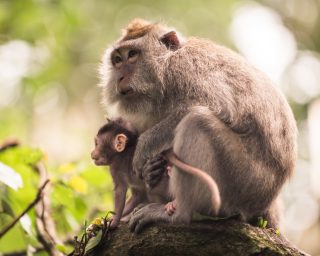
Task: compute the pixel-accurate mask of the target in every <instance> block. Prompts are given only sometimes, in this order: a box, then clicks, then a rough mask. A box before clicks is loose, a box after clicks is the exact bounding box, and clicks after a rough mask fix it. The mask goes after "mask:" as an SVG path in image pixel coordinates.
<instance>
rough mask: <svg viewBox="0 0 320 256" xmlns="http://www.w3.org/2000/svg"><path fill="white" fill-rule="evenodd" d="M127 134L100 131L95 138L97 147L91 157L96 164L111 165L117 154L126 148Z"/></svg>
mask: <svg viewBox="0 0 320 256" xmlns="http://www.w3.org/2000/svg"><path fill="white" fill-rule="evenodd" d="M127 140H128V139H127V136H126V135H125V134H122V133H120V134H116V135H114V134H112V133H109V132H105V133H100V134H99V133H98V135H97V136H96V137H95V139H94V143H95V148H94V150H93V151H92V152H91V158H92V159H93V160H94V163H95V164H96V165H110V164H112V160H113V159H114V157H115V156H116V155H117V154H120V153H121V152H123V151H124V150H125V148H126V143H127Z"/></svg>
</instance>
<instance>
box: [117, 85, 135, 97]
mask: <svg viewBox="0 0 320 256" xmlns="http://www.w3.org/2000/svg"><path fill="white" fill-rule="evenodd" d="M133 93H134V91H133V88H132V86H124V87H120V88H119V94H120V95H121V96H129V95H132V94H133Z"/></svg>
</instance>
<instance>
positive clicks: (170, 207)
mask: <svg viewBox="0 0 320 256" xmlns="http://www.w3.org/2000/svg"><path fill="white" fill-rule="evenodd" d="M176 207H177V204H176V200H173V201H172V202H169V203H167V204H166V205H165V206H164V209H165V210H166V213H167V214H168V215H169V216H171V215H172V214H174V212H175V211H176Z"/></svg>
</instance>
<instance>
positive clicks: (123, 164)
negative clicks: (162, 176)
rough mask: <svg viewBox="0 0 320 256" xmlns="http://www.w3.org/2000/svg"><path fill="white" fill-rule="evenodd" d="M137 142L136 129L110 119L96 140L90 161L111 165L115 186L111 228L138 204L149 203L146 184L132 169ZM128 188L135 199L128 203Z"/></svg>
mask: <svg viewBox="0 0 320 256" xmlns="http://www.w3.org/2000/svg"><path fill="white" fill-rule="evenodd" d="M137 139H138V135H137V132H136V130H135V129H134V128H133V127H132V126H131V125H130V124H129V123H128V122H125V121H124V120H123V119H116V120H113V121H111V120H108V123H106V124H105V125H103V126H102V127H101V128H100V129H99V131H98V134H97V135H96V137H95V148H94V150H93V151H92V152H91V158H92V159H93V160H94V163H95V164H96V165H109V166H110V173H111V176H112V179H113V183H114V202H115V215H114V216H113V219H112V222H111V228H115V227H117V226H118V224H119V221H120V219H121V217H122V216H126V215H128V214H129V213H131V211H132V210H133V209H134V208H135V207H136V206H137V205H138V204H140V203H143V202H146V200H147V197H146V187H145V184H144V182H143V181H141V180H140V179H139V178H138V177H136V176H135V175H134V174H133V170H132V158H133V154H134V150H135V147H136V143H137ZM129 187H130V188H131V194H132V196H131V198H130V199H129V200H128V201H127V202H126V203H125V201H126V193H127V190H128V188H129Z"/></svg>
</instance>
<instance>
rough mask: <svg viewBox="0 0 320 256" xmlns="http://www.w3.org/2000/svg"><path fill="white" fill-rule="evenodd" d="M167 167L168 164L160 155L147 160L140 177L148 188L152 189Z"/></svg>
mask: <svg viewBox="0 0 320 256" xmlns="http://www.w3.org/2000/svg"><path fill="white" fill-rule="evenodd" d="M167 165H168V163H167V161H166V160H165V159H164V157H163V155H162V154H160V155H158V156H156V157H153V158H150V159H148V160H147V162H146V163H145V165H144V167H143V172H142V176H143V179H144V182H145V183H146V185H147V186H148V187H149V188H154V187H155V186H156V185H157V184H158V183H159V182H160V180H161V178H162V176H163V175H164V174H165V172H166V170H167Z"/></svg>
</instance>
